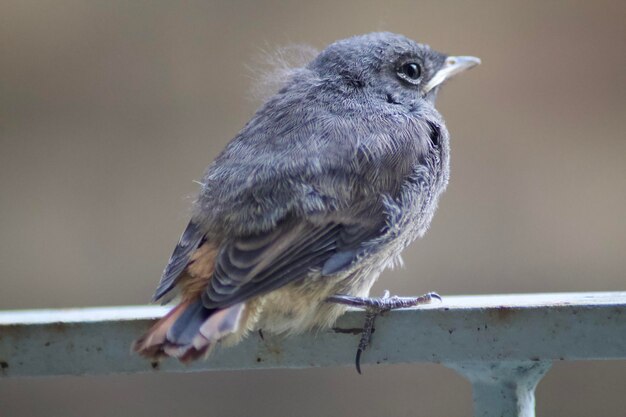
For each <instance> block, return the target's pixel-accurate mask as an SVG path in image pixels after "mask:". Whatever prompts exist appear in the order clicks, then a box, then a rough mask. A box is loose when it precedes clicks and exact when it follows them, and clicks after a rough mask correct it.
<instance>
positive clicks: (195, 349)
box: [133, 299, 245, 362]
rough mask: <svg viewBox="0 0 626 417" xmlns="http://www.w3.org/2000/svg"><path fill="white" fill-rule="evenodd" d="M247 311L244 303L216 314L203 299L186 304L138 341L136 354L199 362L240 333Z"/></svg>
mask: <svg viewBox="0 0 626 417" xmlns="http://www.w3.org/2000/svg"><path fill="white" fill-rule="evenodd" d="M244 310H245V304H244V303H239V304H235V305H233V306H230V307H228V308H225V309H217V310H215V309H207V308H205V307H204V306H203V305H202V300H199V299H198V300H196V301H183V302H182V303H180V304H178V305H177V306H176V307H174V308H173V309H172V310H171V311H170V312H169V313H168V314H166V315H165V316H164V317H163V318H161V319H160V320H159V321H158V322H156V323H155V324H154V326H152V328H151V329H150V330H148V331H147V332H146V333H145V334H144V335H143V336H141V337H140V338H139V339H137V340H136V341H135V343H134V344H133V350H134V351H135V352H138V353H139V354H141V355H143V356H146V357H149V358H152V359H158V358H161V357H164V356H171V357H174V358H178V359H179V360H180V361H181V362H188V361H192V360H195V359H198V358H200V357H201V356H203V355H205V354H208V352H209V351H210V348H211V347H212V346H213V345H214V344H215V342H217V341H219V340H220V339H222V338H223V337H224V336H226V335H228V334H231V333H235V332H236V331H237V330H238V329H239V327H240V321H241V318H242V316H243V312H244Z"/></svg>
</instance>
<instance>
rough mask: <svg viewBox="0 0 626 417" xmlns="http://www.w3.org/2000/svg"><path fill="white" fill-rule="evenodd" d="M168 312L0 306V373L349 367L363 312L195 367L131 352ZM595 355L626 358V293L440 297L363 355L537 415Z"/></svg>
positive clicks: (398, 320) (388, 327)
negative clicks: (446, 375) (551, 379)
mask: <svg viewBox="0 0 626 417" xmlns="http://www.w3.org/2000/svg"><path fill="white" fill-rule="evenodd" d="M167 310H168V308H167V307H152V306H136V307H104V308H86V309H69V310H30V311H5V312H0V378H7V377H39V376H58V375H87V374H90V375H102V374H112V373H136V372H193V371H211V370H234V369H267V368H308V367H323V366H353V365H354V353H355V348H356V346H357V343H358V339H359V330H360V327H361V326H362V324H363V319H364V314H363V312H361V311H356V310H354V311H349V312H348V313H346V314H345V315H344V316H343V317H342V318H341V319H340V320H339V322H338V323H337V325H336V328H335V329H331V330H328V331H325V332H320V333H317V334H312V333H311V334H303V335H300V336H296V337H289V338H284V337H280V336H274V335H270V334H265V335H264V337H263V338H262V337H260V336H259V335H256V334H253V335H251V336H250V337H249V338H248V339H247V340H246V341H245V342H243V343H241V344H240V345H238V346H236V347H233V348H229V349H224V350H223V351H221V350H219V349H218V351H217V352H216V354H215V355H214V356H212V357H211V358H210V360H208V361H204V362H197V363H194V364H192V365H189V366H186V365H181V364H179V363H177V362H175V361H171V360H167V361H163V362H159V363H157V362H150V361H147V360H145V359H142V358H140V357H138V356H136V355H133V354H131V351H130V344H131V341H132V340H133V339H134V338H135V337H136V336H137V335H138V334H140V333H142V332H143V331H144V330H145V329H146V328H148V327H149V326H150V325H151V323H152V322H153V321H154V320H156V319H157V318H158V317H160V316H162V315H163V314H164V313H165V312H166V311H167ZM600 359H626V292H617V293H570V294H562V293H559V294H524V295H489V296H454V297H452V296H449V297H444V301H443V302H442V303H435V304H432V305H428V306H423V307H419V308H412V309H404V310H397V311H393V312H391V313H389V314H386V315H385V316H383V317H380V318H379V319H378V321H377V325H376V334H375V337H374V339H373V341H372V345H371V346H370V347H369V348H368V350H367V351H366V352H365V353H364V354H363V357H362V358H361V362H362V364H363V365H364V366H367V365H376V364H385V363H412V362H435V363H441V364H443V365H445V366H448V367H451V368H453V369H455V370H457V371H458V372H460V373H461V374H462V375H464V376H465V377H467V378H468V379H469V380H470V381H471V382H472V384H473V388H474V404H475V415H476V416H483V417H487V416H523V417H531V416H533V415H534V389H535V386H536V385H537V383H538V382H539V380H540V379H541V377H542V376H543V375H544V374H545V373H546V372H547V371H548V369H549V367H550V365H551V363H552V362H553V361H561V360H600ZM365 372H367V369H365Z"/></svg>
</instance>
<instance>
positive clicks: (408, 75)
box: [398, 62, 422, 83]
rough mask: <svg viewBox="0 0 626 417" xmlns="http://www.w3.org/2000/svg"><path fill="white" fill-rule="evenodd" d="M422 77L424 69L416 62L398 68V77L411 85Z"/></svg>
mask: <svg viewBox="0 0 626 417" xmlns="http://www.w3.org/2000/svg"><path fill="white" fill-rule="evenodd" d="M421 75H422V68H421V67H420V66H419V64H418V63H416V62H407V63H406V64H402V66H400V68H398V76H399V77H400V78H403V79H405V80H407V81H408V82H410V83H415V81H417V80H419V78H420V76H421Z"/></svg>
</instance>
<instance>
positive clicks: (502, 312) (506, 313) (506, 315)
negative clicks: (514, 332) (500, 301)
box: [495, 306, 515, 321]
mask: <svg viewBox="0 0 626 417" xmlns="http://www.w3.org/2000/svg"><path fill="white" fill-rule="evenodd" d="M514 312H515V311H514V310H513V309H512V308H511V307H504V306H501V307H498V308H497V309H496V311H495V316H496V319H498V320H501V321H505V320H508V319H510V318H511V316H512V315H513V313H514Z"/></svg>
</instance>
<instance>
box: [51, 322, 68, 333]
mask: <svg viewBox="0 0 626 417" xmlns="http://www.w3.org/2000/svg"><path fill="white" fill-rule="evenodd" d="M67 328H68V325H67V323H61V322H58V323H52V324H51V325H50V330H51V331H52V332H53V333H61V334H63V333H65V332H66V331H67Z"/></svg>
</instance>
